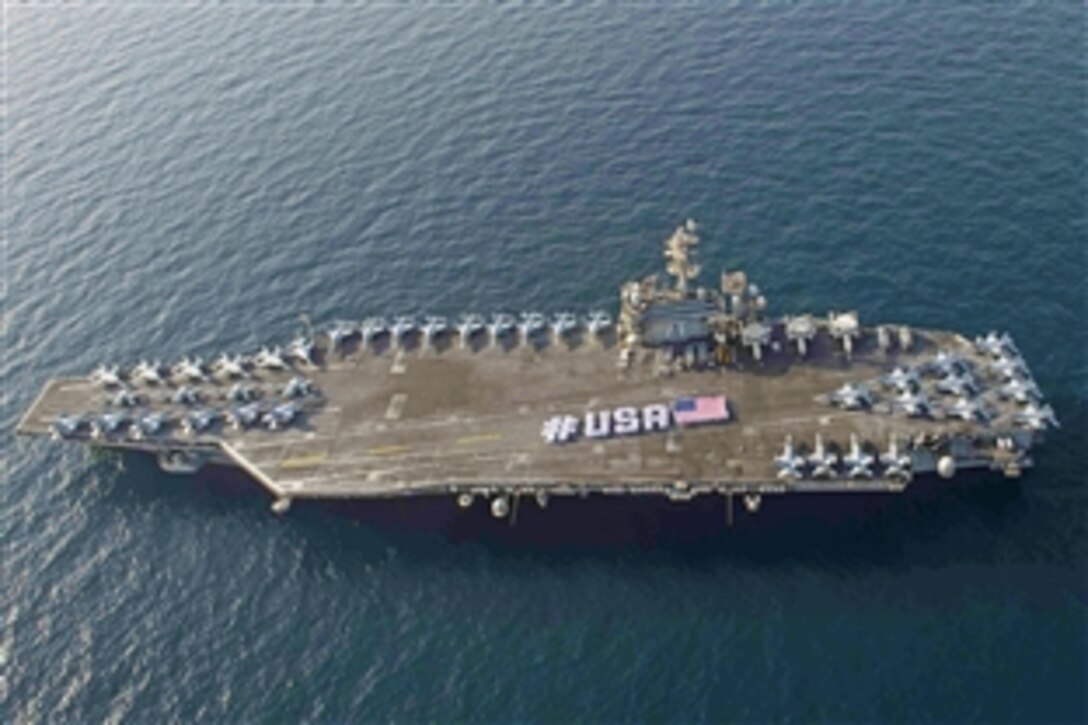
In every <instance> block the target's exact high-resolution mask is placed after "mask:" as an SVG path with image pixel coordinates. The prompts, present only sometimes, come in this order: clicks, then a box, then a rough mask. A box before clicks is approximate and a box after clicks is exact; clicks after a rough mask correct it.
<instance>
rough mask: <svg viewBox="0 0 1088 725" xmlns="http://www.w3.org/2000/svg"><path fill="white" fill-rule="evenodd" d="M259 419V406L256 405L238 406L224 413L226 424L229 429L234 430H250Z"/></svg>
mask: <svg viewBox="0 0 1088 725" xmlns="http://www.w3.org/2000/svg"><path fill="white" fill-rule="evenodd" d="M260 419H261V406H260V405H259V404H257V403H250V404H249V405H240V406H238V407H236V408H231V409H230V410H228V411H227V413H226V420H227V423H229V424H230V426H231V428H233V429H235V430H242V429H243V428H250V427H252V426H254V425H256V424H257V422H258V421H259V420H260Z"/></svg>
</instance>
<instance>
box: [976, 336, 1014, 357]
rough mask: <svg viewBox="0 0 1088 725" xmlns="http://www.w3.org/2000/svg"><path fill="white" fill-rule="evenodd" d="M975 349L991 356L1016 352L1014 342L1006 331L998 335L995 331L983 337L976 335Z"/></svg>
mask: <svg viewBox="0 0 1088 725" xmlns="http://www.w3.org/2000/svg"><path fill="white" fill-rule="evenodd" d="M975 349H976V350H978V351H979V352H981V353H983V354H984V355H989V356H990V357H992V358H999V357H1003V356H1005V355H1007V354H1011V355H1016V354H1018V351H1017V349H1016V343H1014V342H1013V341H1012V338H1011V337H1010V336H1009V333H1007V332H1003V333H1001V334H1000V335H999V334H997V333H996V332H990V333H987V335H986V336H985V337H976V338H975Z"/></svg>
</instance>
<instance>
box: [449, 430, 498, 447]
mask: <svg viewBox="0 0 1088 725" xmlns="http://www.w3.org/2000/svg"><path fill="white" fill-rule="evenodd" d="M501 438H502V434H501V433H483V434H481V435H475V436H465V437H464V438H458V439H457V445H459V446H469V445H472V444H473V443H486V442H487V441H497V440H500V439H501Z"/></svg>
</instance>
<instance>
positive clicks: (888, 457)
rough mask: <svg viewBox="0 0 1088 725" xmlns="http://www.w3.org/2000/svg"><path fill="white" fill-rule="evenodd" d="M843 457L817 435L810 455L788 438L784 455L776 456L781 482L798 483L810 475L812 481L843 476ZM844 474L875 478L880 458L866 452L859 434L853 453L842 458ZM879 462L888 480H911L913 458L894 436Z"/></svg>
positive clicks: (853, 439) (853, 437)
mask: <svg viewBox="0 0 1088 725" xmlns="http://www.w3.org/2000/svg"><path fill="white" fill-rule="evenodd" d="M839 462H840V458H839V456H838V455H836V454H835V453H834V452H832V451H830V450H828V448H827V447H826V446H825V445H824V440H823V437H822V436H821V435H820V434H819V433H817V434H816V445H815V446H814V447H813V450H812V453H810V454H809V455H807V456H804V455H801V454H800V453H798V452H797V450H796V448H794V445H793V437H792V436H787V437H786V443H785V445H784V446H783V448H782V453H780V454H779V455H777V456H775V458H774V463H775V467H776V468H777V469H778V478H779V479H781V480H791V481H796V480H799V479H802V478H805V477H806V476H807V477H809V478H836V477H838V476H839V474H840V468H839ZM841 462H842V468H841V472H842V473H844V474H845V475H846V476H847V477H849V478H855V479H863V478H872V477H873V465H874V464H876V463H877V462H878V461H877V457H876V456H873V455H872V454H870V453H867V452H865V450H864V449H863V448H862V446H861V443H860V442H859V441H858V437H857V435H851V436H850V450H849V451H847V452H846V454H845V455H843V456H842V458H841ZM879 463H880V464H881V465H882V466H883V468H884V471H883V474H884V476H885V477H887V478H898V479H905V478H909V477H910V472H911V457H910V455H909V454H908V453H906V452H904V451H901V450H900V448H899V441H898V440H897V439H896V438H895V437H894V436H893V437H892V438H891V440H890V441H889V444H888V450H886V451H884V452H883V453H881V454H880V458H879Z"/></svg>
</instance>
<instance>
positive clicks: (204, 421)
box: [181, 408, 219, 435]
mask: <svg viewBox="0 0 1088 725" xmlns="http://www.w3.org/2000/svg"><path fill="white" fill-rule="evenodd" d="M218 419H219V413H217V412H216V411H214V410H209V409H208V408H198V409H197V410H194V411H192V412H190V413H189V414H188V415H186V416H185V417H184V418H182V419H181V429H182V430H183V431H184V432H185V433H186V434H187V435H192V434H194V433H199V432H201V431H205V430H208V429H209V428H211V427H212V424H214V423H215V421H216V420H218Z"/></svg>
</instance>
